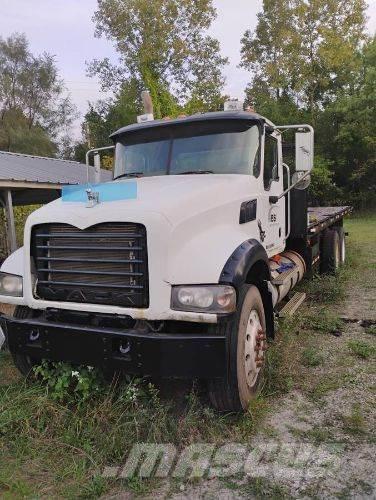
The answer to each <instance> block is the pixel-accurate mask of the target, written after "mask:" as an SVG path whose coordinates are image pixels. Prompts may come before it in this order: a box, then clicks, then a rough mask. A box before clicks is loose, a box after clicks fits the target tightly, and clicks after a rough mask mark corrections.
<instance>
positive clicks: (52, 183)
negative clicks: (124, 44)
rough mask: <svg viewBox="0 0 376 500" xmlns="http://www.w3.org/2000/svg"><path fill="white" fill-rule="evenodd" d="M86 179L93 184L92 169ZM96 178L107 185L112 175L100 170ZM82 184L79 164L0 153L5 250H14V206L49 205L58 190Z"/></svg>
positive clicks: (83, 168)
mask: <svg viewBox="0 0 376 500" xmlns="http://www.w3.org/2000/svg"><path fill="white" fill-rule="evenodd" d="M89 176H90V179H91V180H94V178H95V169H94V167H89ZM100 177H101V181H103V182H106V181H110V180H111V179H112V172H109V171H108V170H103V169H101V171H100ZM86 181H87V167H86V165H85V164H83V163H79V162H75V161H70V160H59V159H56V158H44V157H41V156H31V155H24V154H19V153H8V152H5V151H0V206H3V207H4V209H5V215H6V223H7V228H8V230H7V240H8V250H10V251H11V252H13V251H14V250H16V248H17V243H16V231H15V223H14V213H13V206H14V205H33V204H43V203H49V202H50V201H53V200H55V199H56V198H59V197H60V196H61V194H60V191H61V189H62V186H64V185H72V184H84V183H86Z"/></svg>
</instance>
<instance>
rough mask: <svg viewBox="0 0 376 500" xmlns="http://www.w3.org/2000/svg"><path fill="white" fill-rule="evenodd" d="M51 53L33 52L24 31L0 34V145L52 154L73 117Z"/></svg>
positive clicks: (24, 150) (0, 147)
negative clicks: (39, 53)
mask: <svg viewBox="0 0 376 500" xmlns="http://www.w3.org/2000/svg"><path fill="white" fill-rule="evenodd" d="M63 94H64V84H63V81H62V80H61V79H60V78H59V75H58V71H57V68H56V65H55V60H54V57H53V56H52V55H50V54H48V53H43V54H42V55H40V56H34V55H33V54H32V53H31V52H30V50H29V46H28V41H27V39H26V37H25V36H24V35H19V34H13V35H11V36H10V37H9V38H7V39H6V40H3V39H2V38H0V149H2V150H6V151H13V152H19V153H30V154H37V155H40V156H53V155H54V154H55V153H56V152H57V148H58V142H59V140H60V138H61V136H62V134H63V133H64V132H66V130H67V127H69V126H70V125H71V124H72V121H73V119H74V118H75V109H74V107H73V105H72V103H71V102H70V99H69V98H68V97H64V95H63Z"/></svg>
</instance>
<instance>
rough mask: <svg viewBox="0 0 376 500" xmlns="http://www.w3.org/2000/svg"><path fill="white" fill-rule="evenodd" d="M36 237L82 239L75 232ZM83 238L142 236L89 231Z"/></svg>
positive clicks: (132, 237) (133, 237)
mask: <svg viewBox="0 0 376 500" xmlns="http://www.w3.org/2000/svg"><path fill="white" fill-rule="evenodd" d="M36 237H37V238H80V239H82V237H83V236H82V235H81V234H77V233H68V232H67V233H50V234H48V233H46V234H43V233H40V234H36ZM84 237H85V238H95V239H97V238H128V239H136V238H142V235H141V234H133V233H119V234H113V233H91V234H90V233H89V234H85V236H84Z"/></svg>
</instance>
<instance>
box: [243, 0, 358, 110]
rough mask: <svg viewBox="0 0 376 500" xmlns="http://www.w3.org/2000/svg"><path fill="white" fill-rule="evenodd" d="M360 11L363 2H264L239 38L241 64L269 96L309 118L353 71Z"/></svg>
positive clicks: (348, 80)
mask: <svg viewBox="0 0 376 500" xmlns="http://www.w3.org/2000/svg"><path fill="white" fill-rule="evenodd" d="M366 7H367V6H366V3H365V1H364V0H264V1H263V11H262V12H261V13H260V14H259V15H258V23H257V27H256V30H255V31H254V32H252V31H250V30H248V31H247V32H246V33H245V35H244V37H243V38H242V49H241V51H242V61H241V65H242V66H243V67H244V68H246V69H249V70H250V71H252V72H253V82H254V83H259V82H260V81H261V82H263V83H265V84H266V87H267V89H268V91H269V92H270V94H271V96H272V97H273V98H276V99H279V98H280V97H281V95H282V94H284V95H287V96H289V97H290V98H292V99H293V100H294V102H295V104H296V106H297V107H299V108H304V109H306V110H308V112H309V113H310V114H311V116H312V118H313V119H315V116H316V114H317V112H318V110H319V109H321V108H322V106H323V105H325V104H326V103H328V102H330V100H332V99H333V96H335V94H336V92H337V91H338V90H339V89H343V88H344V87H349V86H351V84H352V82H353V80H354V75H356V73H357V72H358V71H359V68H360V58H359V52H360V50H361V46H362V42H363V41H364V40H365V39H366V35H365V25H366V15H365V11H366ZM254 87H255V85H253V86H251V87H250V88H248V93H249V94H250V93H251V92H252V91H253V90H254Z"/></svg>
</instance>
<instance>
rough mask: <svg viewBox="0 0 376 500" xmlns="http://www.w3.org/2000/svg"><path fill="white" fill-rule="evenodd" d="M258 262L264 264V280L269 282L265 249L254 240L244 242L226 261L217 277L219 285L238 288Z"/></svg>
mask: <svg viewBox="0 0 376 500" xmlns="http://www.w3.org/2000/svg"><path fill="white" fill-rule="evenodd" d="M260 261H261V262H264V263H265V266H264V268H265V270H266V276H265V278H264V279H267V280H270V270H269V259H268V256H267V253H266V251H265V248H264V247H263V246H262V245H261V243H260V242H259V241H257V240H255V239H250V240H247V241H244V242H243V243H242V244H241V245H239V246H238V248H236V249H235V250H234V252H233V253H232V255H231V256H230V258H229V259H228V260H227V262H226V264H225V266H224V268H223V270H222V272H221V275H220V277H219V283H227V284H231V285H233V286H234V287H235V288H239V287H240V286H241V285H243V284H244V283H245V282H246V279H247V276H248V273H249V271H250V269H251V268H252V266H253V265H254V264H256V263H257V262H260Z"/></svg>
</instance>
